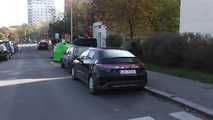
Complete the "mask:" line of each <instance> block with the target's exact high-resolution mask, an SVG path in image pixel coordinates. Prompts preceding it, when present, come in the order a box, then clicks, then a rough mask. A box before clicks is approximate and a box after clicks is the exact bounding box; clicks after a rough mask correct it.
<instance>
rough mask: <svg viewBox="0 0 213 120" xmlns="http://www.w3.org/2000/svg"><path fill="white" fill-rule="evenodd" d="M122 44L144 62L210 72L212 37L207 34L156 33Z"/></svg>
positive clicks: (212, 67)
mask: <svg viewBox="0 0 213 120" xmlns="http://www.w3.org/2000/svg"><path fill="white" fill-rule="evenodd" d="M113 41H114V42H115V41H116V39H113ZM120 42H121V40H119V42H118V43H119V44H121V43H120ZM115 43H116V46H119V44H118V43H117V42H115ZM124 48H125V49H127V50H129V51H131V52H133V53H134V54H135V55H137V56H138V57H139V58H140V59H141V60H142V61H144V62H145V63H151V64H156V65H161V66H166V67H186V68H193V69H198V70H202V71H207V72H212V73H213V37H211V36H210V35H203V34H193V33H184V34H180V33H155V34H152V35H151V36H149V37H148V38H147V39H146V40H132V41H128V42H125V44H124Z"/></svg>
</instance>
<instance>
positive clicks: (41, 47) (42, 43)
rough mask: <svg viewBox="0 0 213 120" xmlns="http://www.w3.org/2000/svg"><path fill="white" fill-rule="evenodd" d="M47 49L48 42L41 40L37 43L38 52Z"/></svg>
mask: <svg viewBox="0 0 213 120" xmlns="http://www.w3.org/2000/svg"><path fill="white" fill-rule="evenodd" d="M48 49H49V43H48V41H45V40H42V41H40V42H39V43H38V50H48Z"/></svg>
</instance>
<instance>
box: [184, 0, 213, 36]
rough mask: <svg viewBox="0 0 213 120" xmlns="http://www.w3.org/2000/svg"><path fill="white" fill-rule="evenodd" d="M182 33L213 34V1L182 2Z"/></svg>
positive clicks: (190, 0) (189, 0) (191, 0)
mask: <svg viewBox="0 0 213 120" xmlns="http://www.w3.org/2000/svg"><path fill="white" fill-rule="evenodd" d="M181 1H182V3H181V23H180V32H201V33H213V0H181Z"/></svg>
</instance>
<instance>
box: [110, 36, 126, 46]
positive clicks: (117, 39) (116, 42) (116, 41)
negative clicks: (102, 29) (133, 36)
mask: <svg viewBox="0 0 213 120" xmlns="http://www.w3.org/2000/svg"><path fill="white" fill-rule="evenodd" d="M122 43H123V38H122V37H121V36H120V35H109V36H108V37H107V39H106V45H107V47H112V48H120V47H121V45H122Z"/></svg>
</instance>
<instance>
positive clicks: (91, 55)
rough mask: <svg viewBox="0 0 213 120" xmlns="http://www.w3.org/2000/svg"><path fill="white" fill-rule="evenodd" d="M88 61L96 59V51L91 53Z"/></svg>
mask: <svg viewBox="0 0 213 120" xmlns="http://www.w3.org/2000/svg"><path fill="white" fill-rule="evenodd" d="M88 59H91V60H93V59H95V51H90V52H89V54H88Z"/></svg>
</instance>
